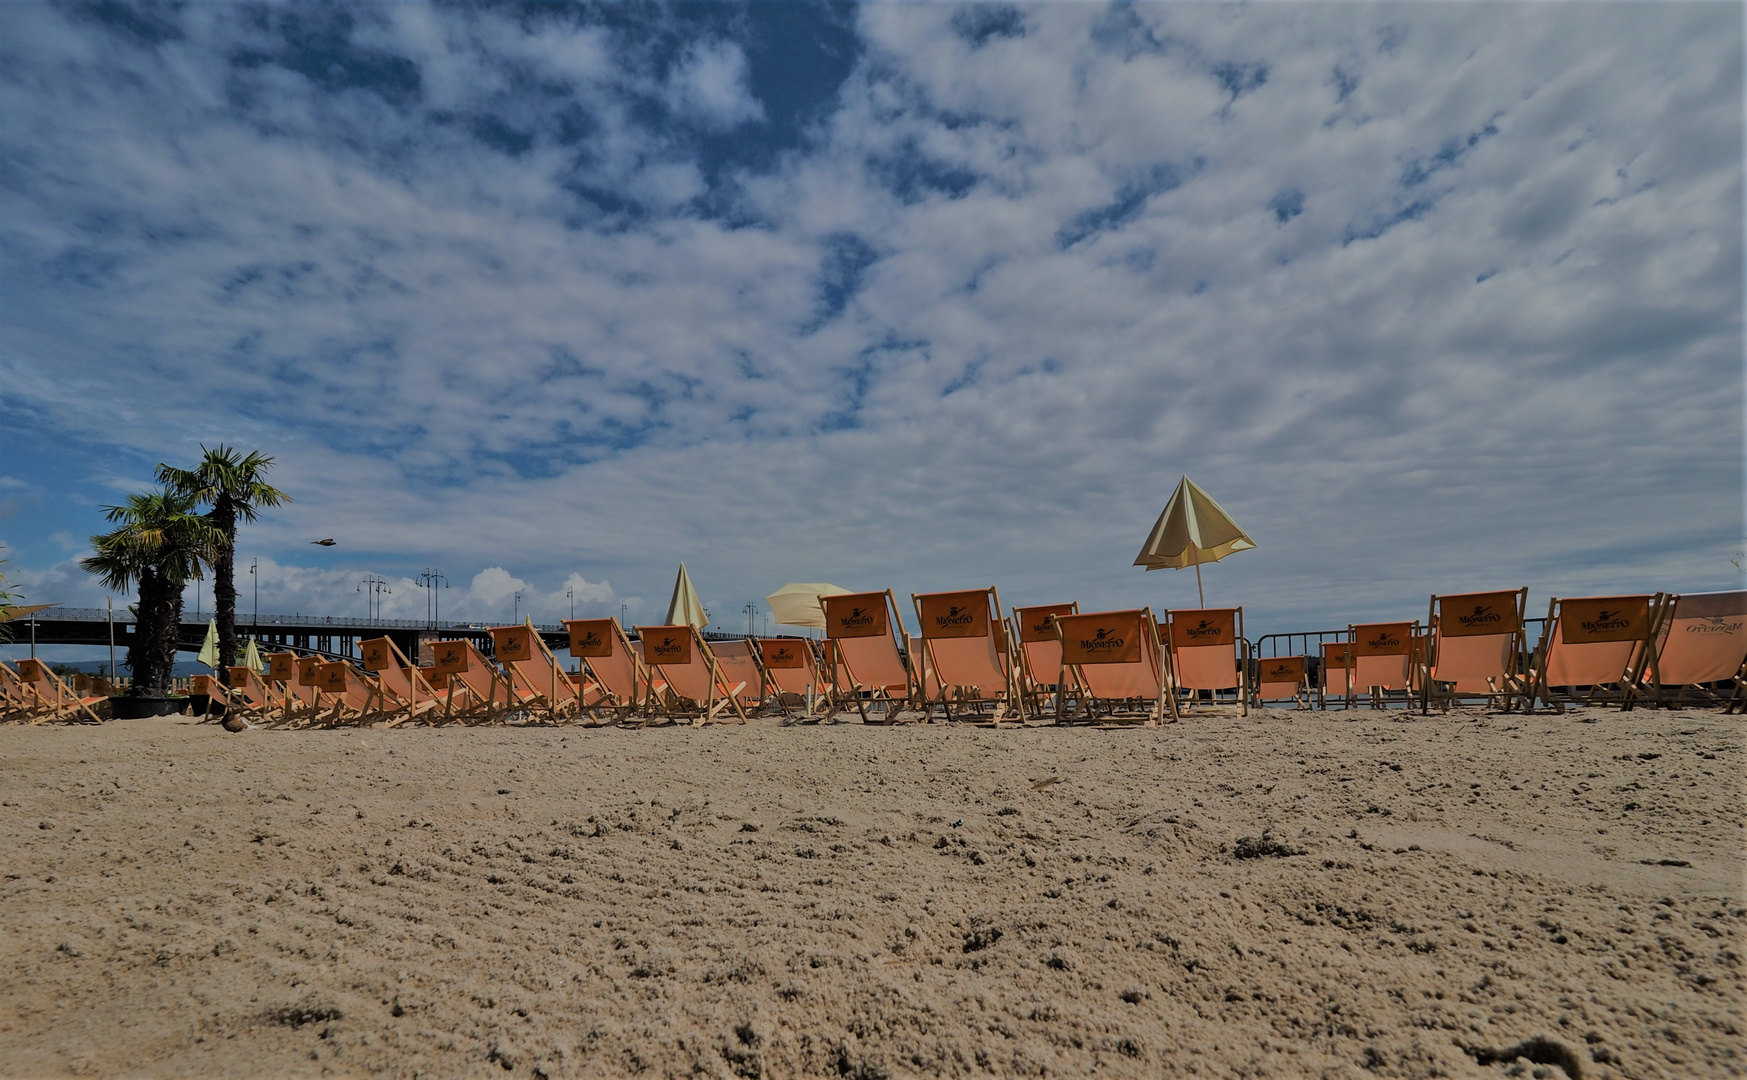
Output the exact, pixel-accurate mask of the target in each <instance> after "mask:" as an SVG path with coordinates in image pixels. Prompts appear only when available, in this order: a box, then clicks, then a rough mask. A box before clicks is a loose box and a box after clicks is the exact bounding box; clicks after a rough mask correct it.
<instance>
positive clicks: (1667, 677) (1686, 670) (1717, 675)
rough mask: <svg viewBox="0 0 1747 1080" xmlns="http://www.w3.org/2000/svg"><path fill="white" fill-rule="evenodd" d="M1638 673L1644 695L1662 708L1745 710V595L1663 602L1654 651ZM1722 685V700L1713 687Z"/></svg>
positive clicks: (1687, 596)
mask: <svg viewBox="0 0 1747 1080" xmlns="http://www.w3.org/2000/svg"><path fill="white" fill-rule="evenodd" d="M1646 655H1653V661H1654V662H1653V664H1651V665H1649V667H1650V670H1649V671H1646V672H1644V673H1643V675H1644V677H1645V686H1646V689H1647V691H1648V694H1649V696H1650V697H1651V698H1652V699H1653V700H1654V701H1655V702H1656V703H1657V704H1659V705H1662V706H1663V707H1665V708H1671V709H1672V708H1679V707H1680V706H1681V705H1683V704H1685V703H1687V702H1689V700H1692V699H1695V698H1696V699H1697V700H1696V701H1692V703H1694V704H1696V703H1697V702H1698V701H1704V702H1708V703H1710V704H1714V705H1725V706H1726V711H1727V712H1731V713H1732V712H1735V711H1736V710H1737V709H1738V708H1747V592H1714V593H1686V594H1684V595H1679V594H1676V595H1672V596H1669V597H1668V598H1667V600H1666V601H1664V603H1663V615H1662V617H1661V618H1660V619H1659V620H1657V627H1656V650H1655V652H1654V654H1646ZM1719 683H1720V684H1726V688H1727V689H1728V690H1729V696H1728V698H1727V699H1724V698H1723V697H1721V696H1719V695H1718V693H1717V692H1716V690H1714V689H1713V687H1715V686H1717V684H1719Z"/></svg>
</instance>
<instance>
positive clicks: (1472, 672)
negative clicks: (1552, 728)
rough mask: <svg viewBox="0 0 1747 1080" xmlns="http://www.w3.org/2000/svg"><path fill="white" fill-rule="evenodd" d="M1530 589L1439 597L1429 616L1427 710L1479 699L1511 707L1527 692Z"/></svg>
mask: <svg viewBox="0 0 1747 1080" xmlns="http://www.w3.org/2000/svg"><path fill="white" fill-rule="evenodd" d="M1528 595H1529V590H1527V589H1516V590H1514V591H1507V592H1484V593H1458V594H1446V595H1436V594H1434V595H1433V596H1432V599H1431V610H1430V612H1429V614H1428V616H1427V620H1426V621H1427V626H1428V627H1429V628H1430V630H1429V634H1428V637H1427V643H1426V657H1425V663H1426V668H1427V671H1426V677H1425V679H1424V680H1423V681H1422V683H1421V687H1420V689H1421V708H1422V711H1423V710H1424V709H1425V708H1427V707H1429V705H1430V703H1431V702H1432V701H1433V700H1436V701H1437V702H1438V703H1439V705H1440V706H1441V707H1443V708H1446V709H1447V708H1449V707H1450V705H1451V704H1453V703H1454V702H1455V700H1456V699H1457V698H1460V697H1480V698H1483V699H1485V700H1486V701H1487V702H1488V703H1495V704H1498V705H1501V706H1502V707H1503V708H1505V709H1510V708H1512V707H1513V706H1514V705H1515V703H1516V701H1517V700H1518V699H1519V698H1520V696H1521V694H1522V691H1523V679H1522V671H1521V670H1520V665H1521V656H1522V651H1523V618H1524V616H1525V614H1526V611H1525V610H1524V608H1525V605H1526V604H1527V603H1528Z"/></svg>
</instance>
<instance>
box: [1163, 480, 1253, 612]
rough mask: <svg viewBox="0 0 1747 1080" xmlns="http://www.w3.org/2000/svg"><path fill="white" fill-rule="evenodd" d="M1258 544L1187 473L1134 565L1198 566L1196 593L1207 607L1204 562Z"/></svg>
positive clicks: (1217, 559)
mask: <svg viewBox="0 0 1747 1080" xmlns="http://www.w3.org/2000/svg"><path fill="white" fill-rule="evenodd" d="M1255 546H1256V542H1255V541H1254V540H1252V539H1250V534H1249V533H1246V532H1244V531H1243V528H1242V527H1241V526H1239V525H1238V523H1237V522H1235V521H1233V520H1232V519H1231V515H1230V514H1227V513H1226V512H1225V508H1224V507H1222V506H1220V505H1219V504H1218V503H1217V502H1214V501H1213V496H1211V495H1209V494H1207V492H1205V491H1203V490H1202V489H1201V486H1200V485H1199V484H1197V483H1195V481H1193V480H1191V479H1189V478H1188V477H1187V476H1185V477H1183V479H1182V482H1180V483H1179V484H1178V485H1177V490H1176V491H1174V492H1172V493H1171V501H1170V502H1167V503H1166V504H1165V510H1164V512H1163V513H1162V514H1160V515H1159V520H1158V521H1157V522H1155V523H1154V524H1153V531H1152V532H1151V533H1150V534H1148V536H1147V538H1146V544H1145V546H1143V547H1142V548H1141V549H1140V554H1139V555H1138V556H1136V557H1135V560H1134V565H1136V566H1144V567H1146V568H1147V569H1148V570H1164V569H1166V568H1169V569H1173V570H1181V569H1183V568H1184V567H1186V566H1193V567H1194V568H1195V593H1196V595H1197V596H1198V597H1200V599H1201V606H1202V607H1206V606H1207V596H1206V594H1205V593H1203V592H1202V590H1201V564H1202V563H1211V562H1218V561H1219V560H1221V559H1223V558H1225V557H1226V556H1227V555H1230V554H1232V553H1233V552H1237V551H1248V550H1249V549H1250V548H1253V547H1255Z"/></svg>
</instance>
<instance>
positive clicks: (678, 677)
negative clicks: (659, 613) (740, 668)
mask: <svg viewBox="0 0 1747 1080" xmlns="http://www.w3.org/2000/svg"><path fill="white" fill-rule="evenodd" d="M637 638H638V640H640V641H641V642H642V643H643V660H644V663H646V664H647V665H648V666H649V675H650V678H651V679H654V678H655V677H657V676H659V677H660V678H661V679H665V680H666V681H667V690H666V692H665V693H662V694H660V695H659V697H658V696H657V694H656V693H654V692H653V691H652V692H651V693H650V695H649V698H650V700H651V701H656V700H659V701H660V703H661V711H662V712H663V714H665V715H666V716H668V717H670V718H673V719H682V718H683V719H689V720H691V721H692V722H693V723H694V724H708V723H711V722H713V721H714V720H715V719H716V718H717V717H718V716H720V715H722V713H723V712H725V711H728V710H732V711H733V713H734V715H736V716H738V717H739V718H740V722H741V723H742V724H744V723H746V710H745V709H744V708H742V707H741V705H740V692H741V691H742V690H744V689H745V687H744V686H743V685H740V684H736V683H731V682H729V681H728V677H727V676H726V675H724V674H723V673H722V665H721V664H719V663H717V662H716V655H715V653H714V652H712V651H711V650H710V644H709V642H707V641H705V640H704V636H703V635H702V634H700V633H699V632H698V628H697V627H695V626H692V625H691V624H689V623H681V624H679V625H678V626H639V627H637ZM651 707H654V706H653V705H652V706H651Z"/></svg>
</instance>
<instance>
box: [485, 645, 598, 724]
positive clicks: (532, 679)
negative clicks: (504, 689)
mask: <svg viewBox="0 0 1747 1080" xmlns="http://www.w3.org/2000/svg"><path fill="white" fill-rule="evenodd" d="M491 643H492V647H493V652H495V653H496V656H497V662H498V663H499V664H500V665H502V666H503V669H504V674H505V676H507V677H508V679H509V681H510V685H511V688H512V689H513V690H514V691H515V693H516V698H517V703H518V705H519V706H520V707H521V708H522V709H524V710H526V711H527V712H529V713H539V712H543V713H545V715H546V718H547V719H548V720H553V721H557V720H561V719H563V718H564V717H567V716H572V715H575V714H576V712H577V711H578V710H580V709H581V707H582V702H581V699H580V698H579V697H578V695H577V687H576V684H575V683H573V682H571V681H570V679H569V677H568V676H567V675H565V673H564V669H563V668H562V667H560V666H559V664H558V658H557V657H556V656H554V655H552V650H551V649H549V648H547V647H546V641H545V639H544V638H542V637H541V636H540V634H539V632H538V631H536V630H535V629H534V628H533V627H532V626H528V625H522V626H498V627H494V628H492V630H491Z"/></svg>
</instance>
